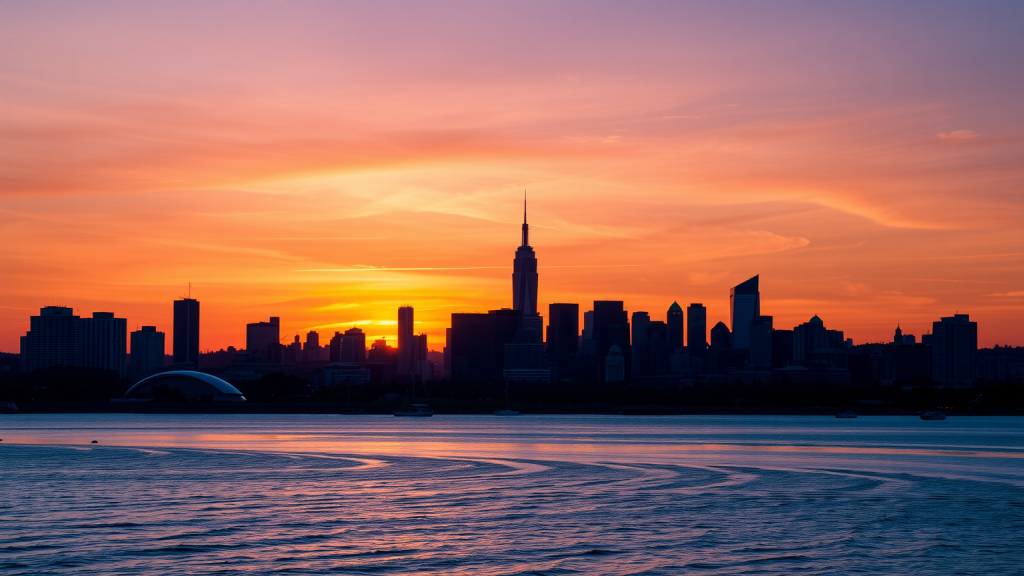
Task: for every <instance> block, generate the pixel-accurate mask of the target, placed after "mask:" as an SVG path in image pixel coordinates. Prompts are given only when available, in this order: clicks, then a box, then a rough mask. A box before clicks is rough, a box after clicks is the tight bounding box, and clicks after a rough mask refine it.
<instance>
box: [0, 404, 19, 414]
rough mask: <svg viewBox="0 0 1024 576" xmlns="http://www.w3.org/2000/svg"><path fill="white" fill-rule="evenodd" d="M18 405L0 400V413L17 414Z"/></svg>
mask: <svg viewBox="0 0 1024 576" xmlns="http://www.w3.org/2000/svg"><path fill="white" fill-rule="evenodd" d="M18 412H20V410H18V405H17V404H15V403H14V402H0V414H17V413H18Z"/></svg>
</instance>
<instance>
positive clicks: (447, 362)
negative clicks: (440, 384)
mask: <svg viewBox="0 0 1024 576" xmlns="http://www.w3.org/2000/svg"><path fill="white" fill-rule="evenodd" d="M443 378H444V379H445V380H451V379H452V329H451V328H445V329H444V376H443Z"/></svg>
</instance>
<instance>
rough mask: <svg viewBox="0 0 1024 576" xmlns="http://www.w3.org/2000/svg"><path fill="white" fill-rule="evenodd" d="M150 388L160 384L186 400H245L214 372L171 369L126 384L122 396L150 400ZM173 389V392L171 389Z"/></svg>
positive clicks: (152, 396)
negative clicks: (211, 373) (126, 386)
mask: <svg viewBox="0 0 1024 576" xmlns="http://www.w3.org/2000/svg"><path fill="white" fill-rule="evenodd" d="M164 387H166V388H164ZM154 388H158V393H159V392H160V390H159V389H160V388H163V389H164V390H166V392H167V393H173V394H174V395H175V396H179V395H180V396H184V397H185V399H186V400H187V401H189V402H203V401H207V402H245V396H242V392H241V391H239V390H238V388H235V387H234V386H232V385H231V384H228V383H227V382H225V381H223V380H221V379H220V378H217V377H216V376H210V375H209V374H204V373H202V372H194V371H192V370H171V371H169V372H161V373H159V374H154V375H152V376H150V377H148V378H143V379H142V380H139V381H138V382H137V383H136V384H135V386H132V387H131V388H129V389H128V391H127V392H125V393H124V397H125V398H129V399H133V400H146V399H149V400H152V399H153V398H154ZM175 390H177V393H174V392H173V391H175ZM180 396H179V397H180Z"/></svg>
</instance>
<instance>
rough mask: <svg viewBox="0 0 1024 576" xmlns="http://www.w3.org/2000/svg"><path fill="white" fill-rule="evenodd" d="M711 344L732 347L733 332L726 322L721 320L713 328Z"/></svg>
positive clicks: (723, 347)
mask: <svg viewBox="0 0 1024 576" xmlns="http://www.w3.org/2000/svg"><path fill="white" fill-rule="evenodd" d="M711 345H712V346H714V347H715V348H722V349H728V348H732V333H730V332H729V327H728V326H726V325H725V322H719V323H718V324H715V327H714V328H712V329H711Z"/></svg>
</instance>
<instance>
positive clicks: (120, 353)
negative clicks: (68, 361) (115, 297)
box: [81, 312, 128, 378]
mask: <svg viewBox="0 0 1024 576" xmlns="http://www.w3.org/2000/svg"><path fill="white" fill-rule="evenodd" d="M81 324H82V366H88V367H89V368H102V369H104V370H113V371H115V372H117V374H118V376H120V377H121V378H125V377H126V376H127V375H128V366H127V363H128V362H127V360H128V359H127V355H126V353H125V351H126V350H127V348H128V321H127V320H125V319H124V318H114V313H113V312H93V313H92V318H82V319H81Z"/></svg>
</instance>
